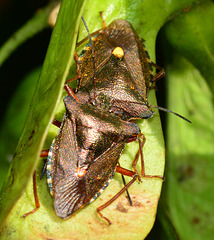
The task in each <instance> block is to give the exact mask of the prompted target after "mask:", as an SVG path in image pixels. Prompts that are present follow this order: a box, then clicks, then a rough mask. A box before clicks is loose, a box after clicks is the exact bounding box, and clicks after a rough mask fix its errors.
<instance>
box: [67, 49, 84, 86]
mask: <svg viewBox="0 0 214 240" xmlns="http://www.w3.org/2000/svg"><path fill="white" fill-rule="evenodd" d="M78 58H79V56H78V54H77V52H76V51H75V52H74V61H75V63H76V67H77V76H75V77H74V78H71V79H68V80H67V81H66V84H67V83H69V82H73V81H76V80H77V79H80V78H81V70H80V67H79V63H78Z"/></svg>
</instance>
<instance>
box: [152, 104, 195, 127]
mask: <svg viewBox="0 0 214 240" xmlns="http://www.w3.org/2000/svg"><path fill="white" fill-rule="evenodd" d="M150 107H152V108H157V109H159V110H161V111H163V112H168V113H172V114H174V115H175V116H177V117H179V118H182V119H183V120H185V121H187V122H189V123H192V122H191V121H190V120H189V119H187V118H185V117H183V116H181V115H180V114H178V113H176V112H173V111H170V110H169V109H166V108H163V107H158V106H152V105H150Z"/></svg>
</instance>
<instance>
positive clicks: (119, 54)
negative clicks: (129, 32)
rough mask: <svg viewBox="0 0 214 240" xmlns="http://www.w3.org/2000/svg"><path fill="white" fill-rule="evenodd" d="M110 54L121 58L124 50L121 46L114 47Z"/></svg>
mask: <svg viewBox="0 0 214 240" xmlns="http://www.w3.org/2000/svg"><path fill="white" fill-rule="evenodd" d="M112 54H113V55H114V56H115V57H118V58H120V59H121V58H122V57H123V56H124V51H123V49H122V48H121V47H116V48H115V49H114V50H113V52H112Z"/></svg>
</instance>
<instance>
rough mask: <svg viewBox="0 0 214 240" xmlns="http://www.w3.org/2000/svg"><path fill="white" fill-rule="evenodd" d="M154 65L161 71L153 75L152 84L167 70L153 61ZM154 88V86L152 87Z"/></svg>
mask: <svg viewBox="0 0 214 240" xmlns="http://www.w3.org/2000/svg"><path fill="white" fill-rule="evenodd" d="M152 66H153V67H155V68H156V69H158V70H159V72H158V73H157V74H156V75H155V76H154V77H153V79H152V84H153V83H155V82H157V81H158V80H159V79H161V78H162V77H164V76H165V71H164V69H163V68H162V67H160V66H159V65H157V64H156V63H153V62H152ZM151 88H152V87H151Z"/></svg>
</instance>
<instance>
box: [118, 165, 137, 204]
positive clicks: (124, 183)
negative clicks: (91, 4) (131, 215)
mask: <svg viewBox="0 0 214 240" xmlns="http://www.w3.org/2000/svg"><path fill="white" fill-rule="evenodd" d="M118 166H120V163H118ZM121 177H122V181H123V185H124V186H125V185H126V180H125V178H124V176H123V174H121ZM126 194H127V198H128V200H129V203H130V206H133V202H132V199H131V196H130V194H129V191H128V189H126Z"/></svg>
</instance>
